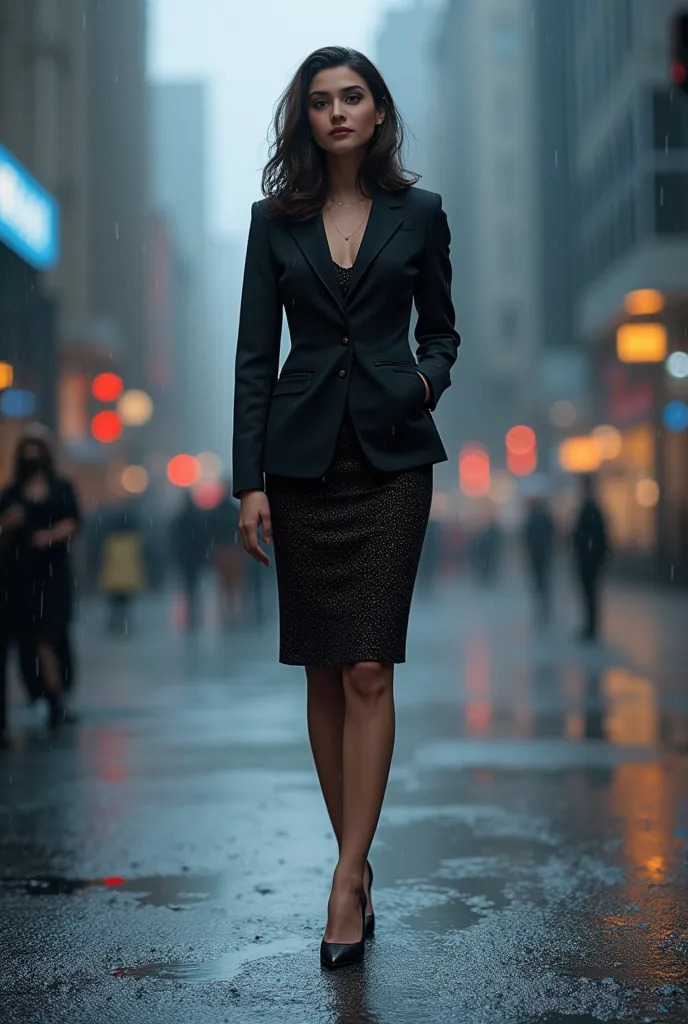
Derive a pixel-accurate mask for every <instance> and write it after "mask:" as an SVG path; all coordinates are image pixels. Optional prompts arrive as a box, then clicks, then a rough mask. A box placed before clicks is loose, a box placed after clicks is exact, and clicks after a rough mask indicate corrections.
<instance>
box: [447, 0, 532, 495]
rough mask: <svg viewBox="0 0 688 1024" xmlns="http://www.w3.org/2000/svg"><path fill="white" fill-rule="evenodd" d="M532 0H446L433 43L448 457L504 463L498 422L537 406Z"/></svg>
mask: <svg viewBox="0 0 688 1024" xmlns="http://www.w3.org/2000/svg"><path fill="white" fill-rule="evenodd" d="M532 22H533V9H532V3H531V0H481V2H480V3H475V2H474V0H448V2H447V4H446V6H445V8H444V11H443V13H442V16H441V19H440V23H439V25H438V29H437V34H436V41H435V44H434V52H433V85H432V96H433V97H434V100H433V101H432V102H431V105H430V114H429V128H428V131H429V135H430V143H429V145H430V171H429V175H428V180H429V181H430V182H432V187H433V188H435V189H436V190H437V191H439V192H441V194H442V196H443V199H444V205H445V209H446V210H447V212H448V215H449V221H450V226H451V229H452V264H453V270H454V297H455V304H456V310H457V325H458V328H459V330H460V332H461V335H462V340H463V344H462V348H461V351H460V353H459V359H458V363H457V366H456V368H455V370H454V374H453V379H454V385H453V387H452V388H451V390H450V391H449V392H448V393H447V395H446V396H445V397H444V398H443V401H442V402H441V403H440V406H439V408H438V415H437V420H438V423H439V425H440V426H441V428H442V430H443V436H444V437H445V438H446V441H447V442H448V443H447V448H448V454H449V463H448V465H447V466H444V467H438V474H437V480H438V481H441V485H442V486H443V487H444V488H446V489H448V490H450V491H451V490H456V489H457V486H458V468H457V458H458V455H459V452H460V451H461V449H462V448H463V447H464V446H465V445H466V444H467V443H470V442H473V443H478V444H481V445H483V446H484V447H485V448H486V449H487V451H488V454H489V456H490V460H491V466H492V468H493V469H497V470H503V469H504V468H505V465H506V458H507V452H506V446H505V437H506V433H507V432H508V431H509V430H510V428H511V427H513V426H515V425H528V424H530V423H531V421H532V420H533V418H534V417H535V416H536V415H538V414H539V402H540V399H539V386H538V372H537V371H538V358H539V353H540V350H541V346H542V338H543V323H542V315H541V311H542V308H543V307H542V296H541V290H542V282H541V274H540V256H539V252H540V249H539V246H540V226H539V225H540V221H539V202H540V197H539V194H538V176H537V174H536V161H537V156H536V152H537V150H536V140H537V108H536V104H535V100H534V90H535V85H536V76H535V75H534V73H533V67H534V64H535V42H534V34H533V31H532Z"/></svg>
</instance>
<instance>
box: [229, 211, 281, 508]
mask: <svg viewBox="0 0 688 1024" xmlns="http://www.w3.org/2000/svg"><path fill="white" fill-rule="evenodd" d="M281 333H282V302H281V299H280V295H279V287H278V281H277V267H276V265H275V260H274V257H273V255H272V250H271V249H270V243H269V241H268V236H267V228H266V224H265V220H264V218H263V215H262V213H261V211H260V208H259V206H258V203H254V204H253V208H252V210H251V228H250V230H249V235H248V246H247V249H246V263H245V266H244V283H243V288H242V293H241V310H240V314H239V335H238V339H237V353H236V364H235V378H234V438H233V452H232V463H233V472H232V490H233V493H234V496H235V497H240V496H241V492H242V491H250V490H259V491H262V490H263V487H264V480H263V445H264V443H265V429H266V426H267V420H268V412H269V410H270V400H271V398H272V391H273V387H274V384H275V381H276V379H277V370H278V367H279V352H280V335H281Z"/></svg>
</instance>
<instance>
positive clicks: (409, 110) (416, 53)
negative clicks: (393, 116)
mask: <svg viewBox="0 0 688 1024" xmlns="http://www.w3.org/2000/svg"><path fill="white" fill-rule="evenodd" d="M438 18H439V7H438V5H437V3H435V2H434V0H433V2H431V0H411V2H409V3H407V5H406V6H405V7H394V8H392V9H391V10H388V11H386V12H385V15H384V18H383V19H382V23H381V25H380V28H379V30H378V34H377V37H376V40H375V55H374V60H375V63H376V64H377V66H378V67H379V69H380V71H381V73H382V75H383V76H384V78H385V81H386V82H387V84H388V86H389V88H390V91H391V93H392V96H393V97H394V102H395V103H396V104H397V106H398V108H399V110H400V111H401V115H402V117H403V119H404V122H405V124H406V125H407V127H408V129H409V131H408V133H407V139H406V152H405V154H404V160H405V164H406V166H407V167H408V168H409V169H410V170H413V171H416V172H418V173H420V174H422V175H423V176H424V178H425V176H426V175H427V176H428V178H429V174H430V165H429V160H428V156H429V153H428V143H429V139H428V111H429V104H430V99H431V88H430V85H431V77H432V71H431V69H432V46H433V41H434V38H435V32H436V26H437V22H438ZM421 185H423V186H425V187H426V188H432V185H431V184H430V183H429V181H426V180H423V181H422V182H421Z"/></svg>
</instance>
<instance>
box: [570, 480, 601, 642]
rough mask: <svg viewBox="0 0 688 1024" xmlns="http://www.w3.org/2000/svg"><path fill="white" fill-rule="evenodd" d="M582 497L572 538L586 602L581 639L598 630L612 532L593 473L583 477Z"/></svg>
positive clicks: (592, 637) (590, 636) (575, 561)
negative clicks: (598, 495) (599, 497)
mask: <svg viewBox="0 0 688 1024" xmlns="http://www.w3.org/2000/svg"><path fill="white" fill-rule="evenodd" d="M581 491H582V495H583V500H582V503H581V506H580V509H579V511H578V516H577V519H576V523H575V526H574V528H573V533H572V535H571V542H572V547H573V561H574V570H575V573H576V576H577V578H578V583H579V586H580V591H581V597H582V604H583V627H582V629H581V631H580V638H581V639H582V640H594V639H595V638H596V637H597V634H598V630H599V592H600V584H601V580H602V572H603V569H604V566H605V563H606V561H607V558H608V556H609V551H610V548H609V536H608V531H607V525H606V522H605V517H604V514H603V512H602V509H601V507H600V506H599V504H598V503H597V501H596V500H595V481H594V478H593V477H592V476H584V477H582V479H581Z"/></svg>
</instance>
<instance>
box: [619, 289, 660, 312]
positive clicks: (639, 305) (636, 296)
mask: <svg viewBox="0 0 688 1024" xmlns="http://www.w3.org/2000/svg"><path fill="white" fill-rule="evenodd" d="M665 305H666V303H665V300H664V296H663V295H662V293H661V292H660V291H657V289H656V288H638V289H637V290H636V291H634V292H629V293H628V295H627V296H626V298H625V299H624V308H625V310H626V312H627V313H628V314H629V315H630V316H652V315H653V314H654V313H659V312H660V311H661V310H662V309H664V306H665Z"/></svg>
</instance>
